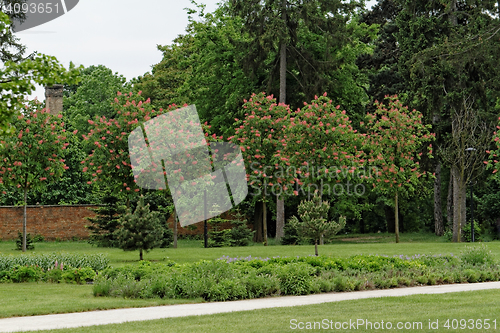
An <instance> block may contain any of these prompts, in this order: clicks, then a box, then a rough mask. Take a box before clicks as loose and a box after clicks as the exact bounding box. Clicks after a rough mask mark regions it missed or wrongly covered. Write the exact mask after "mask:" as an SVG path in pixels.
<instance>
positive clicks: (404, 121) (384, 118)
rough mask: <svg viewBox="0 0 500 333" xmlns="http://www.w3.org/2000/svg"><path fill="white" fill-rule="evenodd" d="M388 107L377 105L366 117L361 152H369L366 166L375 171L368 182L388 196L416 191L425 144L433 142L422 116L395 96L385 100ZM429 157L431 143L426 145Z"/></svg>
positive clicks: (377, 103)
mask: <svg viewBox="0 0 500 333" xmlns="http://www.w3.org/2000/svg"><path fill="white" fill-rule="evenodd" d="M387 100H388V102H389V103H388V105H385V104H384V103H381V102H376V103H375V105H376V107H377V109H376V111H375V112H374V113H373V114H371V113H368V114H367V115H366V124H365V123H363V124H362V125H363V127H364V128H365V129H366V133H365V135H364V138H365V141H364V143H363V149H364V150H365V151H366V152H367V153H368V152H369V153H368V154H367V159H368V167H369V168H370V169H374V170H376V173H375V176H374V177H372V178H370V179H369V180H370V181H371V183H373V184H374V186H375V188H376V189H377V190H378V191H380V192H381V193H388V194H389V196H392V195H394V194H395V193H399V194H400V195H402V196H404V195H406V196H407V195H408V194H409V193H413V192H415V190H416V189H417V188H418V185H419V184H421V183H422V178H423V177H422V176H423V175H425V174H426V172H425V171H422V170H421V167H420V162H419V160H420V159H421V156H422V153H419V151H420V150H421V149H422V148H424V144H426V143H427V142H430V141H432V140H434V134H433V133H430V132H429V129H430V127H431V126H430V125H425V124H423V122H422V114H421V113H420V112H418V111H417V110H412V111H410V110H408V107H406V106H403V104H402V102H401V101H400V100H399V99H398V98H397V96H392V97H388V98H387ZM427 149H428V153H427V155H428V156H429V157H432V144H430V145H429V146H428V148H427Z"/></svg>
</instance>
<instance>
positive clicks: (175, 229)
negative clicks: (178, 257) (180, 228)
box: [174, 207, 177, 249]
mask: <svg viewBox="0 0 500 333" xmlns="http://www.w3.org/2000/svg"><path fill="white" fill-rule="evenodd" d="M176 248H177V211H176V210H175V207H174V249H176Z"/></svg>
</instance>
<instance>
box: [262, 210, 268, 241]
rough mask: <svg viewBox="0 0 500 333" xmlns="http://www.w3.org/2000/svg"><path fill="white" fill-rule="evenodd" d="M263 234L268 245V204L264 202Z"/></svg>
mask: <svg viewBox="0 0 500 333" xmlns="http://www.w3.org/2000/svg"><path fill="white" fill-rule="evenodd" d="M262 234H263V236H264V246H267V206H266V202H265V201H263V202H262Z"/></svg>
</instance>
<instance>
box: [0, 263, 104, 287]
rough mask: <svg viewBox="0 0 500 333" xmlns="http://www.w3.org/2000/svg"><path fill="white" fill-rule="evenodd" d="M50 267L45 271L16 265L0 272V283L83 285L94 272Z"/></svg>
mask: <svg viewBox="0 0 500 333" xmlns="http://www.w3.org/2000/svg"><path fill="white" fill-rule="evenodd" d="M61 267H62V268H60V267H51V268H48V269H47V270H45V269H44V268H42V267H38V266H19V265H16V266H14V267H12V268H11V269H10V270H4V271H0V283H1V282H15V283H20V282H38V281H43V282H54V283H61V282H66V283H77V284H83V283H86V282H89V281H93V280H94V278H95V277H96V272H95V271H94V270H93V269H92V268H90V267H80V268H74V267H71V266H61Z"/></svg>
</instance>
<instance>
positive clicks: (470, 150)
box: [465, 148, 476, 243]
mask: <svg viewBox="0 0 500 333" xmlns="http://www.w3.org/2000/svg"><path fill="white" fill-rule="evenodd" d="M465 151H466V152H471V153H472V152H473V151H476V148H466V149H465ZM469 184H470V218H471V221H470V223H471V225H470V232H471V242H472V243H474V191H473V188H474V184H473V183H472V180H471V181H470V183H469Z"/></svg>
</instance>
